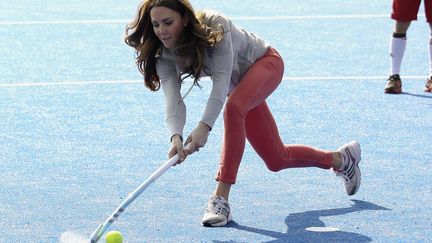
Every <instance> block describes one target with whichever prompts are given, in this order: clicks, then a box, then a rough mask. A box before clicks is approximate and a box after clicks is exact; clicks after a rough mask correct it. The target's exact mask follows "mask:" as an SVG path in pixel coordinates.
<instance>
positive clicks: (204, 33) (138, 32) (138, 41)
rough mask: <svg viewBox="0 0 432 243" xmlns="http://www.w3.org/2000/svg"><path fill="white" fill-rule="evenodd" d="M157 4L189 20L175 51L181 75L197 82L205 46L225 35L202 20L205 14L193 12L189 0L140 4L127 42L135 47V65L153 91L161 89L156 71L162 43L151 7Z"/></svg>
mask: <svg viewBox="0 0 432 243" xmlns="http://www.w3.org/2000/svg"><path fill="white" fill-rule="evenodd" d="M154 7H166V8H169V9H172V10H174V11H176V12H178V13H179V14H180V15H181V16H182V17H184V16H187V17H188V19H189V22H188V23H187V26H186V27H185V29H184V33H183V34H182V35H181V37H180V38H179V40H178V41H177V43H176V47H175V48H174V54H175V55H177V56H180V57H184V58H183V60H184V61H183V63H182V65H183V68H184V71H183V72H182V73H181V75H180V77H181V80H179V82H181V81H183V80H184V79H185V78H188V77H192V78H194V84H196V85H198V80H199V76H200V73H201V70H202V69H203V68H204V66H205V60H204V52H205V48H208V47H213V46H215V45H216V44H217V43H218V42H219V41H220V40H221V39H222V37H223V29H219V28H217V29H216V28H213V27H210V26H207V25H205V24H204V23H203V20H204V18H205V13H203V12H197V13H195V12H194V9H193V8H192V5H191V4H190V2H189V1H188V0H144V1H143V2H142V3H141V4H140V6H139V7H138V12H137V15H136V17H135V18H134V20H133V21H132V22H130V23H129V24H128V25H126V29H125V32H126V37H125V42H126V44H127V45H129V46H131V47H133V48H135V50H136V64H137V67H138V70H139V71H140V72H141V73H142V74H143V75H144V83H145V86H146V87H147V88H149V89H150V90H151V91H157V90H158V89H159V88H160V79H159V76H158V74H157V71H156V57H155V56H156V54H157V53H158V51H159V49H160V48H161V46H162V43H161V41H160V40H159V39H158V37H157V36H156V34H155V33H154V31H153V25H152V23H151V19H150V10H151V9H152V8H154Z"/></svg>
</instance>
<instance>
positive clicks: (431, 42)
mask: <svg viewBox="0 0 432 243" xmlns="http://www.w3.org/2000/svg"><path fill="white" fill-rule="evenodd" d="M429 77H432V35H431V36H430V38H429Z"/></svg>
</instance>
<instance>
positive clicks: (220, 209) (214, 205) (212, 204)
mask: <svg viewBox="0 0 432 243" xmlns="http://www.w3.org/2000/svg"><path fill="white" fill-rule="evenodd" d="M207 210H208V211H209V212H211V213H214V214H223V215H225V216H226V217H228V214H229V207H228V205H226V203H224V202H222V201H221V200H220V199H219V198H216V197H214V198H212V199H211V200H210V201H209V204H208V207H207Z"/></svg>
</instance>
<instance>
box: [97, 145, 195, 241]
mask: <svg viewBox="0 0 432 243" xmlns="http://www.w3.org/2000/svg"><path fill="white" fill-rule="evenodd" d="M185 148H189V145H187V146H186V147H185ZM178 159H179V156H178V154H176V155H174V156H173V157H172V158H171V159H169V160H167V161H165V162H164V163H163V164H162V165H161V166H160V167H159V169H157V170H156V171H155V172H153V174H151V175H150V177H149V178H148V179H147V180H146V181H144V182H143V183H142V184H141V185H139V186H138V187H137V188H136V189H135V190H134V191H133V192H132V193H131V194H129V196H128V197H127V198H126V199H125V200H124V201H123V202H122V203H121V204H120V206H118V208H117V209H116V210H115V211H114V213H113V214H111V216H109V217H108V219H106V220H105V222H103V223H102V224H100V225H99V227H97V229H96V230H95V231H94V232H93V234H92V235H91V237H90V242H91V243H96V242H97V241H98V240H99V239H100V238H101V237H102V235H103V234H104V233H105V231H106V230H107V229H108V228H109V227H110V226H111V224H112V223H114V221H116V220H117V218H118V217H119V216H120V214H121V213H123V211H125V210H126V208H127V207H128V206H129V205H130V204H131V203H132V202H133V201H134V200H135V199H136V198H137V197H138V196H139V195H140V194H141V193H142V192H143V191H144V190H145V189H146V188H147V187H148V186H149V185H150V184H151V183H152V182H154V181H155V180H156V179H157V178H158V177H159V176H161V175H162V174H163V173H165V171H167V170H168V169H169V168H170V167H171V166H173V165H174V164H175V163H176V162H177V161H178Z"/></svg>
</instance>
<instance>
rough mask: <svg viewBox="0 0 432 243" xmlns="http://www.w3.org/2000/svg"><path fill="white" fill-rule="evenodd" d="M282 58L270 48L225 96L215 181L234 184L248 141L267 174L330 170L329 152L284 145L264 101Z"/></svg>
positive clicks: (280, 72)
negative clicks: (265, 168)
mask: <svg viewBox="0 0 432 243" xmlns="http://www.w3.org/2000/svg"><path fill="white" fill-rule="evenodd" d="M283 72H284V63H283V60H282V57H281V56H280V55H279V54H278V53H277V51H276V50H275V49H273V48H269V50H268V51H267V52H266V53H265V55H264V56H263V57H261V58H260V59H258V60H257V61H256V62H255V63H254V64H253V65H252V66H251V67H250V68H249V69H248V71H247V72H246V73H245V75H244V76H243V78H242V80H241V82H240V84H239V85H238V86H237V87H236V88H235V89H234V91H233V92H232V93H231V94H230V95H229V97H228V99H227V102H226V104H225V110H224V114H223V115H224V137H223V144H222V155H221V162H220V166H219V172H218V174H217V176H216V180H217V181H221V182H225V183H230V184H234V183H235V182H236V178H237V172H238V169H239V166H240V162H241V159H242V157H243V153H244V149H245V142H246V141H245V140H246V138H247V139H248V141H249V143H250V144H251V145H252V147H253V148H254V150H255V151H256V152H257V153H258V155H259V156H260V157H261V158H262V159H263V160H264V162H265V163H266V166H267V168H268V169H269V170H270V171H274V172H276V171H279V170H282V169H286V168H294V167H319V168H323V169H329V168H331V162H332V154H331V152H330V151H324V150H320V149H316V148H313V147H310V146H306V145H285V144H283V143H282V141H281V138H280V136H279V132H278V128H277V126H276V122H275V120H274V118H273V115H272V113H271V112H270V110H269V108H268V106H267V103H266V101H265V99H266V98H267V97H268V96H269V95H270V94H271V93H272V92H273V91H274V90H275V89H276V88H277V86H278V85H279V84H280V82H281V80H282V77H283Z"/></svg>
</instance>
